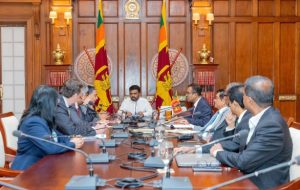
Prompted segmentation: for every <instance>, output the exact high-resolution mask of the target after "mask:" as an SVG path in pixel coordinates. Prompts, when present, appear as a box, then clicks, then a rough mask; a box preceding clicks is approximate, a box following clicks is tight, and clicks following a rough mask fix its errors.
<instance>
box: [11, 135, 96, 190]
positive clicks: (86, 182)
mask: <svg viewBox="0 0 300 190" xmlns="http://www.w3.org/2000/svg"><path fill="white" fill-rule="evenodd" d="M13 136H15V137H18V138H20V137H25V138H30V139H35V140H39V141H43V142H46V143H50V144H54V145H56V146H59V147H63V148H66V149H68V150H73V151H75V152H78V153H80V154H82V155H83V156H84V157H85V158H86V159H87V160H88V163H89V175H88V176H73V177H72V178H71V179H70V181H69V182H68V183H67V184H66V186H65V188H66V189H67V190H71V189H78V188H85V189H87V188H91V187H92V188H94V189H95V187H96V183H97V182H98V181H99V180H100V179H99V177H98V176H97V175H94V168H93V164H92V160H91V158H90V157H89V155H88V154H87V153H86V152H84V151H82V150H80V149H77V148H72V147H68V146H66V145H64V144H60V143H57V142H54V141H50V140H46V139H43V138H40V137H35V136H32V135H29V134H26V133H23V132H21V131H18V130H15V131H13Z"/></svg>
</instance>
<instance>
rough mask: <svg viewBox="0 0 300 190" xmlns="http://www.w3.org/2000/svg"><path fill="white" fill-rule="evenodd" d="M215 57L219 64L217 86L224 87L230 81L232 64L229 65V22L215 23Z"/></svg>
mask: <svg viewBox="0 0 300 190" xmlns="http://www.w3.org/2000/svg"><path fill="white" fill-rule="evenodd" d="M214 37H215V39H218V40H214V45H213V47H214V49H213V52H215V53H214V58H215V60H216V63H217V64H219V66H218V70H217V72H216V88H217V89H219V88H224V87H225V86H224V85H226V84H227V83H229V81H230V77H229V76H230V75H229V73H230V70H231V68H230V65H229V24H228V23H218V24H215V25H214Z"/></svg>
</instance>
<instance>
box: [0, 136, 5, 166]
mask: <svg viewBox="0 0 300 190" xmlns="http://www.w3.org/2000/svg"><path fill="white" fill-rule="evenodd" d="M4 166H5V151H4V143H3V138H2V135H1V131H0V167H2V168H3V167H4Z"/></svg>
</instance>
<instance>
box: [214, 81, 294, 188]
mask: <svg viewBox="0 0 300 190" xmlns="http://www.w3.org/2000/svg"><path fill="white" fill-rule="evenodd" d="M273 98H274V84H273V82H272V81H271V80H270V79H268V78H266V77H263V76H253V77H250V78H248V79H247V80H246V82H245V90H244V97H243V102H244V105H245V107H246V109H247V110H248V111H250V112H251V113H252V115H253V116H252V117H251V118H250V120H249V129H250V130H249V134H248V137H247V140H246V145H245V146H244V148H243V149H242V151H241V152H239V153H236V152H230V151H226V150H224V149H223V147H222V145H221V144H216V145H214V146H213V147H212V148H211V150H210V153H211V154H212V155H213V156H215V157H216V158H217V159H218V160H219V161H220V162H221V163H223V164H226V165H228V166H230V167H234V168H237V169H239V170H241V171H242V172H243V173H245V174H248V173H252V172H254V171H257V170H261V169H265V168H268V167H270V166H274V165H276V164H280V163H283V162H287V161H289V160H290V159H291V156H292V148H293V144H292V140H291V135H290V132H289V129H288V126H287V124H286V122H285V121H284V119H283V118H282V116H281V114H280V113H279V111H277V110H275V109H274V108H273V106H272V105H273ZM251 180H252V181H253V182H254V183H255V184H256V185H257V186H258V187H259V188H260V189H270V188H274V187H276V186H279V185H281V184H284V183H287V182H288V181H289V167H285V168H281V169H277V170H274V171H272V172H268V173H265V174H261V175H259V176H258V177H253V178H251Z"/></svg>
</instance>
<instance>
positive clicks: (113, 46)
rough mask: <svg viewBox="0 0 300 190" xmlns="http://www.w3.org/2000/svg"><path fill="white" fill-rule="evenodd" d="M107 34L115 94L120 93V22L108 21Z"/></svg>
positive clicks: (112, 90)
mask: <svg viewBox="0 0 300 190" xmlns="http://www.w3.org/2000/svg"><path fill="white" fill-rule="evenodd" d="M105 33H106V34H109V35H106V39H105V40H106V50H107V55H108V56H109V58H110V59H111V61H112V73H111V76H110V82H111V93H112V95H113V96H118V95H119V89H118V86H119V85H120V84H119V80H118V79H119V72H120V71H119V65H118V57H119V56H118V53H119V52H118V45H119V44H118V42H119V40H118V39H119V38H118V24H116V23H106V24H105Z"/></svg>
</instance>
